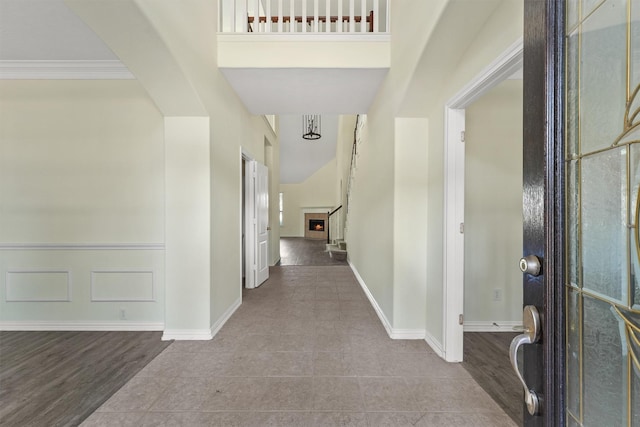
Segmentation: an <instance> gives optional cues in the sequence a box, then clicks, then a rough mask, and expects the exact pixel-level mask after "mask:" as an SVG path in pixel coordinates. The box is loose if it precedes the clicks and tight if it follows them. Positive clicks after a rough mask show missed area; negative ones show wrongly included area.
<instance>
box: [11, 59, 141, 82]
mask: <svg viewBox="0 0 640 427" xmlns="http://www.w3.org/2000/svg"><path fill="white" fill-rule="evenodd" d="M0 80H135V76H134V75H133V74H131V72H130V71H129V70H128V69H127V67H125V66H124V64H123V63H122V62H120V61H118V60H106V61H59V60H58V61H0Z"/></svg>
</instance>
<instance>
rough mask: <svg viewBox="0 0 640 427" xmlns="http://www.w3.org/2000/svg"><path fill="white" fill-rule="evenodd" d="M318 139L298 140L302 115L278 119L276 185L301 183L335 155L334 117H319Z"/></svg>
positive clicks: (336, 120) (300, 135)
mask: <svg viewBox="0 0 640 427" xmlns="http://www.w3.org/2000/svg"><path fill="white" fill-rule="evenodd" d="M320 133H321V135H322V137H321V138H320V139H319V140H317V141H307V140H306V139H302V115H284V116H280V183H282V184H297V183H300V182H303V181H304V180H306V179H307V178H309V177H310V176H311V175H313V174H314V173H315V172H316V171H317V170H318V169H320V168H321V167H323V166H324V165H326V164H327V163H328V162H329V161H331V160H333V159H334V158H335V156H336V146H337V142H338V116H336V115H323V116H322V129H321V132H320Z"/></svg>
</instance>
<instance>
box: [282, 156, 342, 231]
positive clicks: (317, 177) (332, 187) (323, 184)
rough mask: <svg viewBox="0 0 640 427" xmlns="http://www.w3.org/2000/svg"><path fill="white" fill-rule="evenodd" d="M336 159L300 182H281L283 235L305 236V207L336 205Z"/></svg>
mask: <svg viewBox="0 0 640 427" xmlns="http://www.w3.org/2000/svg"><path fill="white" fill-rule="evenodd" d="M335 183H336V159H333V160H331V161H330V162H328V163H327V164H326V165H324V166H323V167H321V168H320V169H319V170H318V171H316V172H315V173H314V174H313V175H311V176H310V177H309V178H308V179H306V180H305V181H304V182H302V183H300V184H280V191H281V192H282V193H283V202H284V206H283V221H282V226H281V227H280V235H281V236H282V237H304V213H303V212H304V209H318V208H322V212H327V211H328V210H331V209H332V208H334V207H336V184H335Z"/></svg>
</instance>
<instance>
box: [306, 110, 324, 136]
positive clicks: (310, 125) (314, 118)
mask: <svg viewBox="0 0 640 427" xmlns="http://www.w3.org/2000/svg"><path fill="white" fill-rule="evenodd" d="M320 125H321V120H320V115H319V114H306V115H304V116H302V138H304V139H307V140H310V141H315V140H318V139H320V138H321V137H322V135H320V132H321V131H322V130H321V128H320Z"/></svg>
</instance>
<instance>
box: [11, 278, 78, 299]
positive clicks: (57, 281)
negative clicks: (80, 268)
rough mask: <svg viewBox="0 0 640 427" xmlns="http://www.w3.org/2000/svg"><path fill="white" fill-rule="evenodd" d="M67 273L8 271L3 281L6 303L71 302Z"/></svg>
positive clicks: (69, 281)
mask: <svg viewBox="0 0 640 427" xmlns="http://www.w3.org/2000/svg"><path fill="white" fill-rule="evenodd" d="M70 276H71V275H70V274H69V272H68V271H8V272H7V276H6V281H5V300H6V301H7V302H59V301H67V302H68V301H71V277H70Z"/></svg>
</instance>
